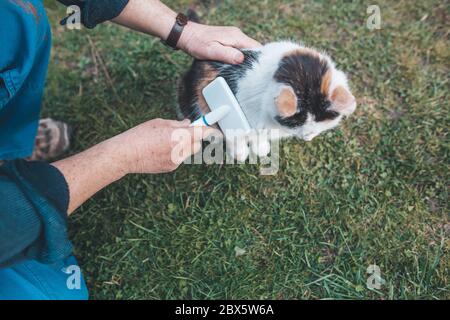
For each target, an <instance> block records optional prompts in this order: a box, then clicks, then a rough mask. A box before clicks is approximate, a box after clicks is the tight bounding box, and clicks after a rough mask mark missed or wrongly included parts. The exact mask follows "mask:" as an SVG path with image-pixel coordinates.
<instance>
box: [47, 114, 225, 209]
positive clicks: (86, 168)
mask: <svg viewBox="0 0 450 320" xmlns="http://www.w3.org/2000/svg"><path fill="white" fill-rule="evenodd" d="M189 124H190V121H189V120H185V121H182V122H179V121H171V120H162V119H155V120H150V121H147V122H145V123H143V124H141V125H138V126H137V127H134V128H132V129H130V130H128V131H125V132H124V133H122V134H119V135H117V136H115V137H113V138H111V139H108V140H106V141H104V142H101V143H99V144H97V145H96V146H93V147H92V148H90V149H88V150H86V151H83V152H81V153H79V154H76V155H74V156H71V157H69V158H67V159H63V160H60V161H57V162H54V163H53V166H55V167H56V168H58V169H59V171H60V172H61V173H62V174H63V175H64V177H65V179H66V181H67V184H68V186H69V192H70V201H69V210H68V212H69V213H71V212H73V211H74V210H75V209H76V208H78V207H79V206H80V205H81V204H83V203H84V202H85V201H86V200H87V199H89V198H90V197H92V196H93V195H94V194H95V193H96V192H98V191H99V190H101V189H103V188H104V187H106V186H107V185H109V184H111V183H113V182H114V181H116V180H119V179H120V178H122V177H123V176H125V175H126V174H129V173H162V172H169V171H173V170H175V169H176V168H177V167H178V166H179V165H180V164H181V163H182V162H183V161H184V160H185V159H186V158H187V157H189V156H190V155H191V154H194V153H196V152H198V150H199V149H200V147H201V141H202V139H203V138H204V137H206V136H208V135H210V134H213V133H215V132H216V130H215V129H211V128H198V127H195V128H193V127H189ZM180 136H181V137H183V138H184V139H177V138H180ZM174 148H177V149H178V150H181V151H182V152H177V153H174V152H173V151H174Z"/></svg>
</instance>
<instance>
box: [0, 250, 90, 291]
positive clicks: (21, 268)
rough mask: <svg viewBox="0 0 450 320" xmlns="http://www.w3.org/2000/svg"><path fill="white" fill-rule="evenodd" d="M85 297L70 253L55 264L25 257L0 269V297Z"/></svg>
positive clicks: (76, 266)
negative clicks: (46, 263) (23, 259)
mask: <svg viewBox="0 0 450 320" xmlns="http://www.w3.org/2000/svg"><path fill="white" fill-rule="evenodd" d="M86 299H88V290H87V287H86V283H85V281H84V278H83V275H82V274H81V272H80V269H79V267H78V264H77V261H76V259H75V258H74V257H73V256H71V257H69V258H67V259H66V260H65V261H63V263H61V264H60V265H58V266H51V265H45V264H42V263H39V262H37V261H26V262H23V263H20V264H17V265H15V266H13V267H11V268H7V269H0V300H86Z"/></svg>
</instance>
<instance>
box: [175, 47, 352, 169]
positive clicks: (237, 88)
mask: <svg viewBox="0 0 450 320" xmlns="http://www.w3.org/2000/svg"><path fill="white" fill-rule="evenodd" d="M243 53H244V55H245V60H244V62H243V63H242V64H239V65H229V64H224V63H220V62H213V61H199V60H195V61H194V63H193V65H192V67H191V69H190V70H189V71H188V72H187V73H186V75H185V76H184V78H183V79H182V81H181V83H180V86H179V111H180V113H181V115H182V117H184V118H189V119H190V120H195V119H197V118H199V117H200V116H201V115H203V114H205V113H207V112H209V108H208V105H207V104H206V102H205V99H204V98H203V96H202V93H201V92H202V89H203V88H204V87H205V86H206V85H208V84H209V83H210V82H211V81H213V80H214V79H215V78H216V77H218V76H222V77H224V78H225V80H226V81H227V83H228V85H229V86H230V88H231V90H232V91H233V93H234V94H235V96H236V98H237V100H238V102H239V104H240V106H241V108H242V110H243V112H244V114H245V115H246V117H247V119H248V121H249V123H250V126H251V127H252V129H253V132H252V134H251V135H249V136H248V137H246V138H245V139H241V140H240V141H237V142H236V141H235V142H234V143H232V142H230V141H227V149H228V150H229V151H230V152H231V154H232V155H233V156H234V157H236V158H237V159H239V160H245V159H246V158H247V157H248V154H249V148H248V144H249V142H250V143H251V146H252V149H253V151H254V152H255V153H256V154H257V155H259V156H264V155H267V154H268V153H269V151H270V145H269V141H267V140H265V139H255V137H257V136H258V132H261V131H262V130H265V129H279V131H278V132H279V135H278V136H277V137H276V138H277V139H279V138H283V137H292V136H296V137H300V138H302V139H304V140H307V141H310V140H312V139H313V138H314V137H316V136H317V135H319V134H320V133H321V132H323V131H325V130H329V129H331V128H334V127H335V126H337V125H338V124H339V122H340V120H341V119H342V118H343V117H344V116H348V115H350V114H351V113H352V112H353V111H354V110H355V108H356V100H355V98H354V96H353V95H352V94H351V93H350V89H349V85H348V82H347V77H346V75H345V74H344V73H343V72H342V71H340V70H338V69H337V68H336V67H335V64H334V62H333V61H332V60H331V58H330V57H329V56H328V55H326V54H324V53H321V52H318V51H316V50H314V49H311V48H308V47H305V46H303V45H300V44H296V43H293V42H289V41H284V42H273V43H269V44H266V45H265V46H263V47H261V48H259V49H257V50H243ZM252 141H257V142H255V143H252Z"/></svg>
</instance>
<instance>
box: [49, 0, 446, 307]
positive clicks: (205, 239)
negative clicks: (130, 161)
mask: <svg viewBox="0 0 450 320" xmlns="http://www.w3.org/2000/svg"><path fill="white" fill-rule="evenodd" d="M168 2H169V3H170V4H171V5H172V7H173V8H175V9H179V10H181V9H184V8H186V7H187V5H188V4H189V3H191V2H189V1H168ZM377 2H378V4H379V5H380V8H381V14H382V29H381V30H378V31H370V30H368V29H367V28H366V24H365V21H366V18H367V16H368V15H367V14H366V9H367V6H368V5H369V4H372V3H369V2H366V1H269V0H265V1H260V0H248V1H219V4H217V1H197V2H194V3H195V4H196V8H197V10H198V11H199V12H200V13H201V15H202V16H203V20H204V22H206V23H210V24H227V25H237V26H240V27H241V28H242V29H243V30H244V31H245V32H247V33H248V34H250V35H251V36H253V37H255V38H257V39H258V40H260V41H272V40H277V39H283V38H290V39H297V40H301V41H304V42H305V43H307V44H309V45H312V46H315V47H318V48H323V49H326V50H327V51H328V52H329V53H330V54H331V55H332V56H333V58H334V59H335V61H336V62H337V63H338V65H339V66H340V67H341V68H342V69H343V70H345V71H346V72H347V73H348V74H349V76H350V79H351V84H352V88H353V91H354V94H355V96H357V98H358V102H359V104H358V110H357V112H356V114H354V115H353V116H352V117H351V118H349V119H348V120H347V121H345V123H344V124H343V125H342V126H341V127H340V128H339V129H337V130H335V131H333V132H330V133H326V134H325V135H323V136H321V137H318V138H316V139H315V140H314V141H313V142H310V143H305V142H301V141H286V142H283V143H282V145H281V164H280V170H279V172H278V174H277V175H275V176H260V175H259V173H258V172H259V168H258V166H256V165H245V166H206V165H189V166H183V167H181V168H180V169H179V170H177V171H176V172H174V173H171V174H162V175H147V176H144V175H140V176H137V175H136V176H129V177H126V178H125V179H123V180H122V181H120V182H118V183H115V184H114V185H113V186H111V187H109V188H107V189H106V190H104V191H102V192H100V193H99V194H97V195H96V196H95V197H94V198H93V199H91V200H90V201H88V202H87V203H86V204H85V205H84V206H83V207H82V208H81V209H80V210H78V211H77V212H76V213H75V214H74V215H73V216H72V217H71V218H70V230H71V239H72V240H73V243H74V245H75V253H76V255H77V257H78V258H79V260H80V263H81V266H82V269H83V271H84V274H85V276H86V278H87V282H88V287H89V289H90V293H91V297H92V298H94V299H180V298H183V299H216V298H226V299H232V298H234V299H246V298H252V299H258V298H262V299H266V298H269V299H318V298H325V299H327V298H338V299H339V298H344V299H346V298H362V299H422V298H425V299H438V298H440V299H442V298H447V299H448V298H450V283H449V274H450V271H449V268H450V263H449V261H450V259H449V236H450V222H449V216H448V212H449V205H448V196H449V195H448V181H449V170H448V169H449V161H448V159H449V144H448V125H449V123H450V121H449V102H448V101H449V98H450V97H449V94H448V91H449V83H448V74H449V58H450V57H449V50H448V27H449V25H448V21H449V11H448V5H449V3H448V1H438V0H436V1H435V0H427V1H421V2H417V1H414V2H413V1H406V0H399V1H377ZM46 4H48V6H47V7H48V14H49V16H50V19H51V23H52V27H53V33H54V49H53V54H52V60H51V65H50V70H49V77H48V83H47V90H46V93H45V101H44V105H45V106H44V115H45V116H51V117H54V118H58V119H64V120H66V121H68V122H70V123H72V124H73V125H75V126H76V129H77V134H76V140H75V144H74V148H73V150H72V152H73V153H75V152H78V151H81V150H83V149H85V148H87V147H89V146H91V145H93V144H95V143H96V142H100V141H102V140H103V139H105V138H107V137H110V136H112V135H114V134H117V133H119V132H121V131H124V130H126V129H127V128H130V127H132V126H134V125H137V124H139V123H141V122H143V121H145V120H147V119H151V118H155V117H164V118H175V117H176V115H175V108H174V105H175V101H176V90H175V87H176V82H177V79H178V77H179V76H180V75H181V74H182V73H183V72H184V71H185V70H186V69H187V68H188V66H189V63H190V60H191V59H190V58H189V57H188V56H186V55H184V54H183V53H181V52H172V51H171V50H170V49H168V48H166V47H164V46H163V45H161V44H160V42H159V41H158V40H157V39H154V38H150V37H147V36H145V35H141V34H138V33H134V32H129V31H127V30H125V29H123V28H119V27H117V26H114V25H112V24H104V25H102V26H99V27H98V28H96V29H94V30H92V31H89V30H82V31H69V30H65V29H63V28H62V27H59V26H58V23H57V22H58V20H59V19H61V18H62V17H63V16H64V10H63V9H62V8H61V6H59V5H57V4H56V2H55V1H52V0H47V1H46ZM99 57H100V58H101V59H99ZM102 64H103V65H104V67H102ZM107 74H109V77H108V75H107ZM236 246H237V247H240V248H243V249H245V250H246V253H245V254H244V255H242V256H239V257H236V256H235V251H234V248H235V247H236ZM374 263H375V264H377V265H378V266H380V268H381V272H382V277H383V278H384V279H385V280H386V283H385V285H383V286H382V287H381V289H380V290H369V289H367V288H366V279H367V277H368V274H366V269H367V267H368V266H369V265H371V264H374Z"/></svg>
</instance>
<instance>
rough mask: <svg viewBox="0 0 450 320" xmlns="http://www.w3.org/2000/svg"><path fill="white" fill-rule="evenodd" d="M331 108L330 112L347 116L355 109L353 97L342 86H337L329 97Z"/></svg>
mask: <svg viewBox="0 0 450 320" xmlns="http://www.w3.org/2000/svg"><path fill="white" fill-rule="evenodd" d="M330 100H331V103H332V107H331V110H333V111H336V112H338V113H340V114H343V115H345V116H348V115H350V114H352V113H353V111H355V109H356V99H355V97H354V96H353V95H352V94H351V93H350V91H348V90H347V89H346V88H344V87H343V86H337V87H336V88H335V89H334V90H333V92H332V93H331V97H330Z"/></svg>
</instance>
